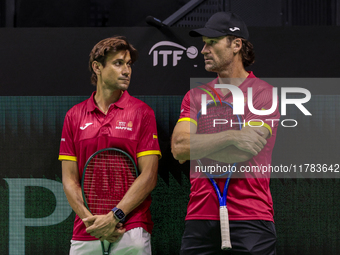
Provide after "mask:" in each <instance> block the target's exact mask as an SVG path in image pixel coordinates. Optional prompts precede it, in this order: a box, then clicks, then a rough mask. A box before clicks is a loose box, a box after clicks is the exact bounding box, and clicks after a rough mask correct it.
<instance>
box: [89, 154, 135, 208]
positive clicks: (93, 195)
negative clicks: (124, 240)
mask: <svg viewBox="0 0 340 255" xmlns="http://www.w3.org/2000/svg"><path fill="white" fill-rule="evenodd" d="M135 179H136V172H135V167H134V164H133V163H132V162H131V160H130V159H129V158H128V157H127V156H126V155H124V154H122V153H120V152H117V151H104V152H102V153H99V154H97V155H96V156H95V157H94V158H92V160H91V161H90V163H89V164H88V165H87V168H86V172H85V177H84V180H83V186H84V188H83V189H84V193H85V197H86V202H87V204H88V207H89V209H90V211H91V212H92V214H94V215H98V214H106V213H108V212H109V211H110V210H111V209H112V208H113V207H114V206H115V205H117V204H118V202H119V201H120V200H121V199H122V198H123V196H124V195H125V193H126V192H127V190H128V189H129V187H130V186H131V185H132V183H133V182H134V180H135Z"/></svg>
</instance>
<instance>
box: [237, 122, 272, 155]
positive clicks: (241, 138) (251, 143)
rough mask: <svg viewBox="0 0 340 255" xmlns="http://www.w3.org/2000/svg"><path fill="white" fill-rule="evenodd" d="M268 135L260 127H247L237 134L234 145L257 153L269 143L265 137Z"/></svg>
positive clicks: (254, 153)
mask: <svg viewBox="0 0 340 255" xmlns="http://www.w3.org/2000/svg"><path fill="white" fill-rule="evenodd" d="M267 135H268V134H267ZM267 135H266V134H265V133H264V132H263V131H262V130H261V129H260V128H253V127H245V128H242V129H241V130H240V131H239V132H238V134H237V136H235V141H234V146H236V147H237V148H238V149H239V150H242V151H245V152H249V153H251V154H253V155H257V154H258V153H259V152H260V151H261V150H262V149H263V147H264V146H265V145H266V144H267V140H266V139H265V138H264V137H263V136H267Z"/></svg>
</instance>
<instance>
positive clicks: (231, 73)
mask: <svg viewBox="0 0 340 255" xmlns="http://www.w3.org/2000/svg"><path fill="white" fill-rule="evenodd" d="M248 75H249V73H248V72H247V71H246V70H245V69H244V67H243V65H240V66H237V67H236V66H233V67H230V68H228V69H226V70H223V71H221V72H219V73H218V83H219V84H231V85H235V86H237V87H238V86H240V85H241V84H242V83H243V82H244V80H245V79H246V78H247V77H248ZM221 92H222V93H223V95H226V94H228V93H229V89H221Z"/></svg>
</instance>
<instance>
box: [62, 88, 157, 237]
mask: <svg viewBox="0 0 340 255" xmlns="http://www.w3.org/2000/svg"><path fill="white" fill-rule="evenodd" d="M94 95H95V92H94V93H93V94H92V96H91V97H90V98H89V99H87V100H85V101H83V102H81V103H79V104H77V105H75V106H74V107H72V108H71V109H70V110H69V111H68V112H67V114H66V117H65V120H64V126H63V131H62V138H61V142H60V153H59V160H71V161H76V162H77V163H78V170H79V176H80V178H81V176H82V174H83V168H84V166H85V163H86V161H87V159H88V158H89V157H90V156H91V155H92V154H93V153H95V152H96V151H98V150H100V149H104V148H109V147H112V148H113V147H114V148H119V149H121V150H124V151H126V152H127V153H129V154H130V155H131V156H132V157H133V159H134V161H135V163H136V165H137V158H139V157H142V156H145V155H153V154H154V155H159V157H160V156H161V152H160V149H159V144H158V138H157V127H156V120H155V115H154V112H153V110H152V109H151V108H150V107H149V106H148V105H147V104H145V103H144V102H142V101H141V100H139V99H137V98H134V97H132V96H130V95H129V93H128V92H127V91H125V92H124V93H123V94H122V96H121V97H120V99H119V100H118V101H117V102H116V103H114V104H112V105H110V107H109V110H108V112H107V114H106V115H105V114H103V113H102V112H101V111H100V110H99V108H98V107H97V106H96V104H95V101H94ZM150 204H151V197H150V196H148V197H147V198H146V199H145V200H144V202H143V203H142V204H140V205H139V206H138V207H137V208H136V209H134V210H133V211H132V212H131V213H130V214H129V215H128V217H127V221H126V223H125V224H124V227H125V228H126V230H127V231H128V230H129V229H132V228H136V227H143V228H144V229H145V230H146V231H148V232H149V233H151V231H152V228H153V223H152V221H151V214H150V210H149V207H150ZM72 239H73V240H79V241H88V240H96V238H95V237H92V236H91V235H89V234H88V233H86V231H85V225H84V224H83V222H82V220H81V219H80V218H79V217H78V215H77V216H76V218H75V222H74V228H73V237H72Z"/></svg>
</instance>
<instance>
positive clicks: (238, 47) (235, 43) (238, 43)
mask: <svg viewBox="0 0 340 255" xmlns="http://www.w3.org/2000/svg"><path fill="white" fill-rule="evenodd" d="M241 49H242V39H241V38H236V39H234V41H233V51H234V53H235V54H237V53H238V52H239V51H240V50H241Z"/></svg>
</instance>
